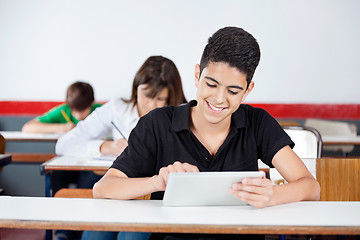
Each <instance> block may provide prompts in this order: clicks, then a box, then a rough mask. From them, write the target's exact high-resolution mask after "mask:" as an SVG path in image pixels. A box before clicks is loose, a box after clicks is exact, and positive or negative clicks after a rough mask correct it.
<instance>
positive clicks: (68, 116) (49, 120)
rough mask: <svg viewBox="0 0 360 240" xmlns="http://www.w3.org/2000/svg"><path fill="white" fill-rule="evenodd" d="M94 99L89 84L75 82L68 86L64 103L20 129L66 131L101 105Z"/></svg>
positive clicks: (43, 131)
mask: <svg viewBox="0 0 360 240" xmlns="http://www.w3.org/2000/svg"><path fill="white" fill-rule="evenodd" d="M94 100H95V98H94V90H93V88H92V87H91V85H90V84H88V83H85V82H75V83H73V84H71V85H70V86H69V87H68V89H67V91H66V101H65V103H64V104H61V105H59V106H57V107H54V108H52V109H51V110H50V111H48V112H47V113H45V114H44V115H42V116H39V117H37V118H35V119H32V120H30V121H29V122H27V123H25V124H24V126H23V127H22V131H23V132H25V133H66V132H68V131H70V130H71V129H72V128H74V127H75V125H76V124H77V123H78V122H79V121H81V120H84V119H85V118H86V117H87V116H88V115H89V114H90V113H91V112H92V111H94V110H95V109H96V108H97V107H100V106H101V104H97V103H94Z"/></svg>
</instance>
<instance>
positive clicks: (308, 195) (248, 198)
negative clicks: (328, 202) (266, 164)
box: [230, 146, 320, 208]
mask: <svg viewBox="0 0 360 240" xmlns="http://www.w3.org/2000/svg"><path fill="white" fill-rule="evenodd" d="M272 164H273V165H274V166H275V168H276V169H277V170H278V171H279V173H280V174H281V175H282V176H283V177H284V178H285V180H286V181H287V182H288V183H287V184H283V185H272V183H271V181H270V180H269V179H265V178H264V179H261V178H254V179H245V180H243V181H242V183H236V184H233V186H232V188H231V190H230V192H231V193H232V194H234V195H235V196H236V197H237V198H239V199H241V200H243V201H245V202H247V203H249V204H251V205H253V206H255V207H257V208H263V207H267V206H273V205H278V204H283V203H290V202H297V201H303V200H311V201H316V200H319V199H320V185H319V183H318V182H317V181H316V180H315V179H314V177H313V176H312V175H311V173H310V172H309V171H308V169H307V168H306V166H305V165H304V163H303V162H302V160H301V159H300V158H299V157H298V156H297V155H296V154H295V152H294V151H293V150H292V149H291V148H290V147H289V146H285V147H283V148H282V149H281V150H279V151H278V152H277V153H276V154H275V156H274V158H273V160H272Z"/></svg>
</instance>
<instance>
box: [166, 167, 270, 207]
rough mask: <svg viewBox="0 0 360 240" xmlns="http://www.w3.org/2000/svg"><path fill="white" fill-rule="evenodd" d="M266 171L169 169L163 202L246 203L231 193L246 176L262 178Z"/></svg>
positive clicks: (202, 203)
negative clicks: (232, 188)
mask: <svg viewBox="0 0 360 240" xmlns="http://www.w3.org/2000/svg"><path fill="white" fill-rule="evenodd" d="M263 176H264V172H261V171H248V172H188V173H170V174H169V178H168V181H167V184H166V189H165V194H164V198H163V205H164V206H211V205H213V206H216V205H246V204H247V203H245V202H243V201H241V200H239V199H237V198H235V197H234V196H233V195H232V194H231V193H229V188H230V187H231V185H232V184H233V183H235V182H241V180H242V179H243V178H261V177H263Z"/></svg>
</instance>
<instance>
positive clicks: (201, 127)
mask: <svg viewBox="0 0 360 240" xmlns="http://www.w3.org/2000/svg"><path fill="white" fill-rule="evenodd" d="M230 126H231V119H229V121H226V120H225V119H224V120H223V121H221V122H219V123H211V122H209V121H207V120H206V119H205V117H204V116H203V115H202V114H201V113H200V112H198V111H197V108H196V106H195V107H192V108H190V129H191V130H192V131H193V132H198V133H205V134H212V135H218V134H223V133H225V132H226V133H228V132H229V131H230Z"/></svg>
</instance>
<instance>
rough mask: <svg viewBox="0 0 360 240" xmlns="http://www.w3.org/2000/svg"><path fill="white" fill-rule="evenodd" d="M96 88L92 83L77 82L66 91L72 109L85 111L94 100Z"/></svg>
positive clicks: (67, 100)
mask: <svg viewBox="0 0 360 240" xmlns="http://www.w3.org/2000/svg"><path fill="white" fill-rule="evenodd" d="M94 100H95V98H94V90H93V88H92V87H91V85H90V84H88V83H85V82H79V81H78V82H75V83H73V84H71V85H70V86H69V87H68V89H67V91H66V103H67V104H68V105H69V107H70V108H71V109H74V110H77V111H83V110H85V109H86V108H88V107H90V106H91V105H92V104H93V102H94Z"/></svg>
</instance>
